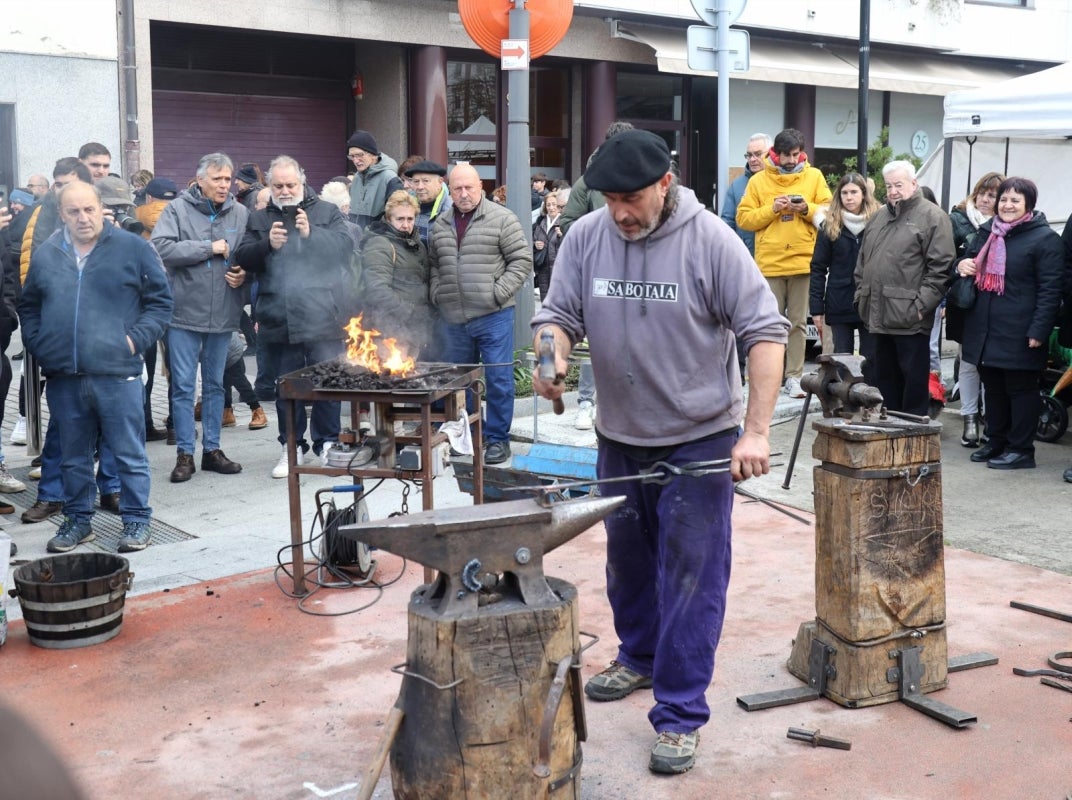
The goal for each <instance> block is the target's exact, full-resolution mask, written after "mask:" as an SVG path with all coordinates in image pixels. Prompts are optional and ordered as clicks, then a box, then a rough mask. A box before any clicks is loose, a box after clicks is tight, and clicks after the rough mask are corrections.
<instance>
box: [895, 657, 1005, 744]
mask: <svg viewBox="0 0 1072 800" xmlns="http://www.w3.org/2000/svg"><path fill="white" fill-rule="evenodd" d="M922 649H923V648H922V647H905V648H903V649H901V650H892V651H890V657H891V658H896V659H897V666H896V667H890V668H889V669H888V670H886V680H888V681H889V682H890V683H896V684H897V691H898V693H899V694H900V696H901V702H902V703H904V704H905V705H906V706H909V707H910V708H914V709H915V710H916V711H922V712H923V713H924V714H926V715H927V716H928V717H934V718H935V719H936V720H938V721H939V722H944V723H945V724H946V725H950V726H952V727H954V728H963V727H966V726H968V725H971V724H972V723H973V722H977V721H978V718H977V717H976V716H975V715H974V714H969V713H968V712H966V711H961V710H960V709H959V708H953V706H950V705H946V704H945V703H942V702H940V701H938V700H934V699H932V698H930V697H928V696H926V695H924V694H923V693H922V692H920V690H919V687H920V686H922V684H923V672H924V670H923V663H922V662H921V661H920V658H919V654H920V651H921V650H922ZM996 663H998V660H997V657H996V656H992V655H990V654H989V653H973V654H971V655H968V656H960V657H959V658H953V659H950V660H949V671H950V672H956V671H958V670H964V669H973V668H975V667H986V666H990V665H992V664H996Z"/></svg>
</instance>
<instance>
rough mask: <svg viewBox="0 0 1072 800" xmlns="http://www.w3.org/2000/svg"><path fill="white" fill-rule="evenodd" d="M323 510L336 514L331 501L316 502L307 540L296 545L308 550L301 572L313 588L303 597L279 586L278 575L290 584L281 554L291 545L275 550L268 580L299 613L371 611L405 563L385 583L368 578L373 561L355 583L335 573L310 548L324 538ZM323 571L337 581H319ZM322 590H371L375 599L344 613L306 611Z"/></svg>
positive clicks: (403, 571) (319, 613)
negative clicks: (274, 558) (316, 505)
mask: <svg viewBox="0 0 1072 800" xmlns="http://www.w3.org/2000/svg"><path fill="white" fill-rule="evenodd" d="M385 480H386V478H381V479H380V480H379V481H378V482H377V483H376V485H375V486H373V487H372V488H371V489H369V490H368V491H366V492H362V493H361V495H360V496H359V497H358V500H361V499H364V498H366V497H368V496H369V495H370V494H372V492H374V491H376V489H378V488H380V486H382V485H383V482H384V481H385ZM356 507H357V502H356V501H355V502H354V503H352V504H351V505H350V506H348V507H347V508H346V509H343V512H339V513H337V514H336V516H335V517H334V519H333V520H332V521H331V522H327V524H328V526H332V525H334V526H338V525H339V524H340V522H342V520H341V516H342V513H345V512H346V511H350V512H351V513H352V512H353V511H354V510H356ZM325 508H327V509H329V511H328V513H329V514H330V512H331V511H338V510H337V509H335V504H334V502H326V503H320V505H319V506H318V507H317V510H316V515H315V516H314V517H313V519H312V520H311V521H310V523H309V536H308V538H307V539H304V540H302V542H301V543H300V544H301V546H302V547H306V546H307V547H308V548H309V554H310V561H309V568H308V569H307V570H306V571H305V573H304V578H305V581H306V583H307V584H312V586H313V589H312V590H311V591H309V592H307V593H306V594H304V595H300V594H297V593H296V592H293V591H290V590H288V589H286V588H284V586H283V583H282V582H281V580H280V577H281V576H285V577H286V578H287V579H289V580H290V581H291V582H292V583H293V580H294V574H293V572H291V570H290V569H288V566H287V563H286V562H284V561H283V553H285V552H286V551H288V550H290V549H291V548H292V547H293V545H292V544H288V545H284V546H283V547H280V548H279V550H278V551H276V568H275V570H274V571H273V575H272V577H273V580H275V585H276V586H277V587H278V589H279V591H281V592H282V593H283V594H284V595H286V596H287V597H292V598H294V599H296V600H297V601H298V610H299V611H301V612H302V613H303V614H309V615H311V616H315V617H341V616H346V615H348V614H356V613H357V612H359V611H364V610H365V609H368V608H371V607H372V606H374V605H375V604H376V603H378V602H379V600H380V598H381V597H382V596H383V590H384V589H386V588H387V587H388V586H391V585H393V584H395V583H397V582H398V581H400V580H401V579H402V576H403V575H405V574H406V568H407V566H408V563H409V562H408V560H407V559H406V558H404V557H403V559H402V566H401V568H400V570H399V572H398V574H397V575H395V576H394V577H393V578H391V579H390V580H388V581H377V580H375V579H373V578H372V575H373V574H374V573H375V571H376V562H375V561H373V562H372V564H371V565H370V567H369V571H368V577H366V578H362V579H358V580H355V579H354V578H353V576H351V575H348V574H345V573H344V572H342V571H341V570H338V569H337V568H336V567H335V566H334V565H332V564H331V563H329V562H328V559H326V558H324V557H322V556H321V554H320V553H318V552H316V550H315V549H314V545H315V544H316V543H317V542H320V541H321V540H323V539H324V537H325V536H326V535H327V531H326V530H325V523H326V521H327V515H326V514H325V513H324V509H325ZM350 521H353V520H347V521H346V522H350ZM342 524H345V522H343V523H342ZM317 527H319V532H317V530H316V529H317ZM325 571H326V572H328V573H330V574H331V575H332V576H334V577H335V578H336V579H337V582H325V581H324V580H323V579H322V576H323V573H324V572H325ZM322 589H375V590H376V597H375V598H374V599H373V600H371V601H370V602H368V603H365V604H364V605H361V606H358V607H357V608H351V609H347V610H346V611H332V612H325V611H313V610H311V609H309V608H307V607H306V605H305V604H306V603H307V602H308V601H309V600H310V599H311V598H312V597H313V596H314V595H315V594H317V593H318V592H319V591H320V590H322Z"/></svg>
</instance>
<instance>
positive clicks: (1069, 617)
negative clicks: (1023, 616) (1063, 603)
mask: <svg viewBox="0 0 1072 800" xmlns="http://www.w3.org/2000/svg"><path fill="white" fill-rule="evenodd" d="M1009 605H1010V606H1011V607H1013V608H1018V609H1020V610H1021V611H1030V612H1031V613H1032V614H1041V615H1042V616H1044V617H1052V618H1053V619H1059V620H1061V621H1062V622H1072V614H1062V613H1061V612H1060V611H1054V610H1053V609H1050V608H1043V607H1042V606H1033V605H1031V604H1030V603H1021V602H1019V601H1017V600H1010V601H1009Z"/></svg>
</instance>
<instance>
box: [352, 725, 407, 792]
mask: <svg viewBox="0 0 1072 800" xmlns="http://www.w3.org/2000/svg"><path fill="white" fill-rule="evenodd" d="M403 716H405V712H404V711H403V710H402V709H401V708H399V707H398V706H397V705H394V706H391V713H390V714H388V715H387V721H386V722H385V723H384V724H383V735H382V736H380V744H379V746H378V747H377V748H376V753H375V755H373V757H372V763H371V764H369V766H368V769H367V770H365V777H364V778H362V780H361V789H360V790H359V791H358V793H357V800H372V792H373V790H374V789H375V788H376V784H377V783H378V782H379V780H380V773H381V772H383V765H384V764H385V763H386V762H387V754H388V753H390V752H391V745H392V744H394V741H395V737H396V736H398V729H399V728H400V727H402V717H403Z"/></svg>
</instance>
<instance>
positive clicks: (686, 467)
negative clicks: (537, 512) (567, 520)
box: [502, 458, 730, 495]
mask: <svg viewBox="0 0 1072 800" xmlns="http://www.w3.org/2000/svg"><path fill="white" fill-rule="evenodd" d="M729 471H730V459H728V458H719V459H716V460H714V461H690V462H689V463H687V464H681V465H680V466H678V465H677V464H671V463H669V462H668V461H656V462H655V463H654V464H652V465H651V466H650V467H644V469H642V470H640V472H638V473H637V474H636V475H619V476H618V477H617V478H593V479H592V480H586V481H571V482H569V483H557V482H556V483H549V484H546V485H545V486H510V487H506V488H503V489H502V491H504V492H539V493H540V494H542V495H549V494H556V493H558V492H561V491H564V490H566V489H581V488H584V487H587V486H601V485H603V484H608V483H624V482H625V481H640V482H641V483H654V484H657V485H659V486H665V485H666V484H668V483H670V481H671V480H673V479H674V478H676V477H689V478H700V477H703V476H704V475H716V474H718V473H721V472H729Z"/></svg>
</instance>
